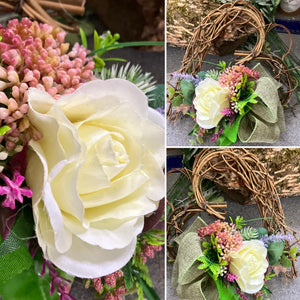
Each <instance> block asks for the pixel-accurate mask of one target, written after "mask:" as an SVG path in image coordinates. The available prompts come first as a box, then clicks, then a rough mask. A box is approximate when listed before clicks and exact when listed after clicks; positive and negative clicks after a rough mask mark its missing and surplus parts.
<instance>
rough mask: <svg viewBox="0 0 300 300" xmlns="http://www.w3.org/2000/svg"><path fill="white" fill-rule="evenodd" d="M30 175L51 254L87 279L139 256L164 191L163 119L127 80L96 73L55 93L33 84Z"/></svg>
mask: <svg viewBox="0 0 300 300" xmlns="http://www.w3.org/2000/svg"><path fill="white" fill-rule="evenodd" d="M28 103H29V112H28V118H29V120H30V122H31V124H32V125H33V126H35V127H36V128H37V129H38V130H39V131H40V132H41V133H42V134H43V138H42V139H40V140H39V141H33V140H31V141H30V143H29V147H28V154H27V158H28V165H27V170H26V181H27V184H28V186H29V187H30V188H31V189H32V191H33V196H32V206H33V214H34V220H35V229H36V234H37V238H38V242H39V245H40V246H41V248H42V250H43V253H44V257H45V258H46V259H48V260H50V261H51V262H53V263H54V264H55V265H56V266H57V267H59V268H60V269H62V270H63V271H65V272H67V273H69V274H71V275H74V276H78V277H81V278H95V277H100V276H104V275H107V274H110V273H113V272H114V271H116V270H118V269H120V268H122V267H123V266H124V265H125V264H126V263H127V262H128V261H129V260H130V258H131V257H132V255H133V253H134V251H135V247H136V240H137V235H138V234H139V233H141V231H142V229H143V226H144V216H145V215H147V214H150V213H152V212H153V211H155V210H156V208H157V206H158V202H159V200H160V199H161V198H163V196H164V174H163V171H162V167H163V164H164V118H163V117H162V116H161V115H160V114H159V113H158V112H156V111H155V110H153V109H151V108H149V107H148V101H147V97H146V96H145V95H144V94H143V93H142V92H141V91H140V90H139V89H138V88H137V87H136V86H135V85H133V84H132V83H130V82H128V81H126V80H123V79H110V80H106V81H101V80H94V81H91V82H88V83H85V84H84V85H82V86H81V87H80V88H78V89H77V90H76V91H75V92H74V93H73V94H70V95H65V96H62V97H61V98H60V99H59V100H54V99H53V98H52V97H51V96H50V95H49V94H47V93H46V92H43V91H40V90H37V89H34V88H31V89H30V90H29V95H28Z"/></svg>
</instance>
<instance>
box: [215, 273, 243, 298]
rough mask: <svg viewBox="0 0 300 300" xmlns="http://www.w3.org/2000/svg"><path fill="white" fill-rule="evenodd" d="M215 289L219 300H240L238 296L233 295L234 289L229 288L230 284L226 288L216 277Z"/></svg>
mask: <svg viewBox="0 0 300 300" xmlns="http://www.w3.org/2000/svg"><path fill="white" fill-rule="evenodd" d="M215 282H216V285H217V289H218V292H219V297H220V300H239V299H241V298H240V296H239V295H238V294H236V293H235V289H234V288H233V287H232V286H231V284H230V283H229V284H228V288H227V287H226V285H225V283H224V281H223V280H222V279H221V278H220V277H218V278H217V280H215Z"/></svg>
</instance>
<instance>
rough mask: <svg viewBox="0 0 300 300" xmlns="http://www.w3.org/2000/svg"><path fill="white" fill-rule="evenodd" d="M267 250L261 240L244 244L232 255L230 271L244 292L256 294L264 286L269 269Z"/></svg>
mask: <svg viewBox="0 0 300 300" xmlns="http://www.w3.org/2000/svg"><path fill="white" fill-rule="evenodd" d="M268 265H269V264H268V261H267V248H266V247H265V246H264V244H263V242H261V241H259V240H251V241H245V242H243V246H242V248H241V249H240V250H239V251H238V252H232V253H231V254H230V266H229V271H230V272H231V273H233V274H235V275H236V276H237V277H238V279H237V283H238V285H239V287H240V289H241V291H242V292H245V293H249V294H254V293H256V292H258V291H259V290H260V289H261V288H262V287H263V285H264V274H265V272H266V270H267V268H268Z"/></svg>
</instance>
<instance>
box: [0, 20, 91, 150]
mask: <svg viewBox="0 0 300 300" xmlns="http://www.w3.org/2000/svg"><path fill="white" fill-rule="evenodd" d="M0 36H1V38H2V39H1V41H0V57H1V59H2V67H0V91H1V92H0V103H1V104H3V106H2V107H1V108H0V119H1V120H2V125H3V124H6V125H8V126H9V127H10V128H11V130H9V131H8V132H7V133H6V134H5V136H1V137H0V142H2V141H3V139H5V147H6V149H7V151H11V150H13V149H14V147H15V146H16V145H17V144H25V143H26V142H27V141H28V139H29V138H34V139H39V138H41V135H40V134H39V133H38V132H36V130H34V128H32V127H31V128H30V123H29V121H28V119H27V118H26V113H27V111H28V104H27V92H28V91H27V90H28V88H29V87H35V88H38V89H41V90H44V91H47V92H48V93H49V94H50V95H51V96H53V97H54V98H56V99H57V98H59V96H60V95H62V94H68V93H72V92H73V91H74V90H75V89H77V88H78V87H79V86H80V85H81V84H83V83H84V82H87V81H90V80H93V79H94V76H93V69H94V62H93V60H92V58H88V57H87V54H88V51H87V49H85V48H84V47H83V46H80V45H79V44H75V45H74V47H73V49H72V50H71V51H70V52H68V50H69V44H68V43H65V36H66V33H65V32H64V31H61V29H59V28H55V27H53V26H51V25H48V24H39V23H38V22H36V21H35V22H32V21H31V20H29V19H28V18H23V19H22V20H21V21H18V20H17V19H14V20H10V21H9V23H8V25H7V27H6V28H4V27H2V26H1V25H0ZM8 88H10V89H11V90H12V91H11V93H10V92H9V90H8ZM27 129H28V130H27ZM25 130H27V133H28V135H29V136H28V135H27V136H25V137H24V136H23V137H20V134H21V133H22V132H24V131H25ZM20 139H21V143H18V142H19V141H20Z"/></svg>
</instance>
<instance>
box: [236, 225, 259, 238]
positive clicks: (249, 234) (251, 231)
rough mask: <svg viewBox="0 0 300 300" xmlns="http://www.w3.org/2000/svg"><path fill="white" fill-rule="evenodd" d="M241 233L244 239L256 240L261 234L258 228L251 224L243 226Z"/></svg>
mask: <svg viewBox="0 0 300 300" xmlns="http://www.w3.org/2000/svg"><path fill="white" fill-rule="evenodd" d="M240 234H241V236H242V238H243V240H244V241H249V240H255V239H257V238H258V236H259V235H258V232H257V229H256V228H253V227H249V226H248V227H244V228H242V229H241V231H240Z"/></svg>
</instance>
